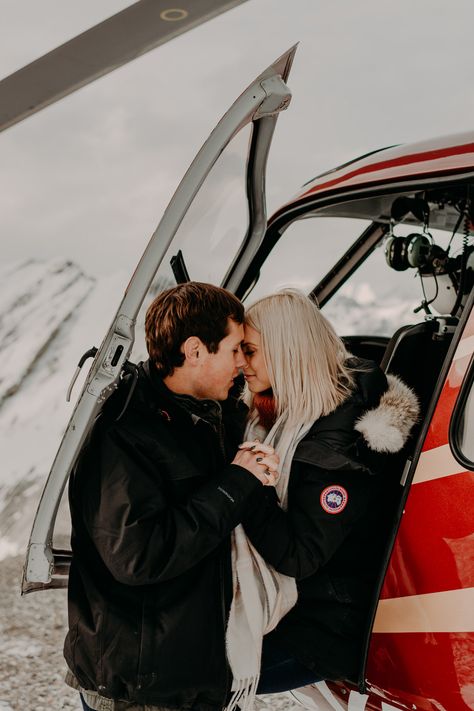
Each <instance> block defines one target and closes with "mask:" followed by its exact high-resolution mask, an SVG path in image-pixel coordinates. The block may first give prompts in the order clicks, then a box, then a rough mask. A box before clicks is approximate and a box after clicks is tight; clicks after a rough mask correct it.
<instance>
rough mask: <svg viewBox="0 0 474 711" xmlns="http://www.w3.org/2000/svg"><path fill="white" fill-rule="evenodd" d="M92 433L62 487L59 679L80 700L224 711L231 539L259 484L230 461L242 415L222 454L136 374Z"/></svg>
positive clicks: (150, 375) (236, 413) (231, 414)
mask: <svg viewBox="0 0 474 711" xmlns="http://www.w3.org/2000/svg"><path fill="white" fill-rule="evenodd" d="M128 387H129V384H127V383H125V384H124V386H123V387H122V388H121V389H119V392H118V393H117V394H116V396H114V397H113V398H111V399H110V400H109V401H108V403H107V406H106V408H105V410H104V411H103V413H102V414H101V416H100V417H99V419H98V421H97V423H96V425H95V426H94V428H93V431H92V434H91V436H90V438H89V441H88V442H87V444H86V446H85V447H84V449H83V451H82V453H81V455H80V458H79V460H78V463H77V465H76V467H75V470H74V473H73V476H72V477H71V482H70V508H71V516H72V549H73V554H74V555H73V562H72V566H71V571H70V580H69V632H68V635H67V638H66V642H65V657H66V660H67V663H68V666H69V667H70V669H71V670H72V672H73V673H74V675H75V677H76V679H77V680H78V682H79V684H80V685H81V686H82V687H83V688H85V689H92V690H96V691H98V692H99V693H100V694H101V695H103V696H106V697H111V698H114V699H123V700H129V701H130V700H133V701H135V702H136V703H139V704H150V705H156V706H164V707H171V708H180V709H188V708H189V709H191V708H192V709H193V711H194V710H198V711H208V710H210V709H215V708H220V707H221V706H222V704H223V702H224V700H225V698H226V695H227V693H228V690H229V684H230V678H229V673H228V669H227V663H226V654H225V625H226V619H227V614H228V609H229V606H230V600H231V593H232V579H231V567H230V565H231V558H230V539H229V534H230V532H231V531H232V529H233V528H234V527H235V526H236V525H237V524H238V523H239V522H240V521H241V519H242V516H243V513H244V511H245V509H246V507H247V506H249V505H251V504H252V500H253V499H254V498H255V497H256V496H257V497H258V493H257V492H258V489H259V488H263V487H262V486H261V484H260V482H259V481H258V480H257V479H256V478H255V477H254V476H252V475H251V474H250V473H249V472H248V471H247V470H246V469H243V468H242V467H239V466H236V465H232V464H231V465H229V464H228V463H227V462H228V461H230V460H231V459H232V455H233V452H235V450H236V447H237V445H238V444H239V442H240V441H241V436H242V419H243V417H244V416H245V413H243V412H242V409H241V408H239V406H238V405H237V403H236V401H233V400H232V399H229V400H228V401H227V402H226V403H223V410H224V415H223V418H224V423H225V430H226V445H227V450H228V454H225V453H223V452H222V442H220V438H219V436H218V434H217V433H216V431H215V429H214V428H213V427H212V426H211V425H210V424H208V423H207V422H206V421H204V420H203V419H199V420H197V421H195V420H194V419H193V418H192V417H191V415H189V414H188V413H187V412H186V411H185V410H184V409H183V408H182V407H180V406H179V405H178V404H177V402H176V400H175V399H174V398H173V397H172V396H171V395H170V393H169V391H168V390H167V389H166V388H165V386H164V385H163V383H162V381H161V380H160V378H158V377H157V375H156V373H155V372H154V370H153V367H152V366H150V365H149V364H148V363H146V364H144V365H142V366H140V368H139V377H138V383H137V385H136V388H135V390H134V392H133V396H132V398H131V401H130V403H129V406H128V407H127V409H126V411H125V414H124V415H123V416H122V417H121V418H120V420H119V421H116V417H117V413H118V412H119V411H120V409H121V405H122V402H121V401H122V400H123V397H125V395H126V393H125V394H124V393H123V392H121V390H122V391H123V390H127V388H128Z"/></svg>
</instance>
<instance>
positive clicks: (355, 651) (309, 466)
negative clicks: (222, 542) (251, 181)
mask: <svg viewBox="0 0 474 711" xmlns="http://www.w3.org/2000/svg"><path fill="white" fill-rule="evenodd" d="M243 350H244V354H245V356H246V360H247V365H246V367H245V368H244V374H245V379H246V382H247V392H246V396H245V397H246V399H247V402H248V405H249V408H250V413H249V421H248V427H247V430H246V439H247V441H246V442H245V443H244V444H243V445H241V446H242V447H246V448H254V447H255V448H256V449H258V445H256V443H255V440H259V441H262V442H264V443H265V444H266V445H270V446H273V447H275V449H276V452H277V454H278V455H279V457H280V476H279V479H278V481H277V482H276V486H275V488H272V487H265V488H263V487H262V489H261V491H260V493H259V501H258V502H257V504H256V506H255V508H254V509H253V510H252V511H251V512H249V514H248V516H247V517H246V519H245V521H244V522H243V526H244V529H245V534H246V536H247V540H248V541H250V545H249V551H250V555H251V556H254V559H253V565H254V569H253V571H254V572H253V574H254V577H256V578H258V579H260V580H261V579H262V575H261V568H262V559H261V558H260V556H261V557H262V558H263V559H264V561H265V563H266V565H267V567H268V569H269V571H270V572H272V571H273V570H274V571H277V573H278V574H279V576H278V577H277V587H278V588H280V585H283V588H284V590H283V598H284V604H280V603H281V598H280V601H279V602H278V598H277V597H276V598H275V599H276V600H277V605H276V608H275V606H274V605H273V607H272V604H270V613H269V614H267V622H268V617H273V620H272V621H271V622H270V623H269V624H267V626H266V628H264V633H267V632H269V631H270V630H272V629H273V631H270V633H269V634H266V636H265V637H264V642H263V657H262V665H261V675H260V683H259V686H258V693H270V692H278V691H283V690H286V689H289V688H295V687H297V686H302V685H304V684H307V683H310V682H313V681H316V680H320V679H347V678H348V679H351V680H354V679H357V675H358V671H359V665H360V662H361V657H362V654H363V649H362V637H363V632H364V627H365V625H366V623H367V616H368V611H369V605H370V602H371V595H372V593H373V590H374V584H375V580H376V576H377V572H378V570H379V568H380V562H381V556H382V553H383V548H384V545H385V542H386V533H387V528H388V526H389V524H390V520H391V513H392V511H393V507H394V505H395V504H396V498H397V487H398V481H399V478H400V472H399V471H397V467H395V466H393V463H394V462H395V461H396V460H395V458H394V456H393V455H394V454H395V453H396V452H399V451H400V450H401V449H402V448H403V445H404V443H405V442H406V440H407V438H408V436H409V432H410V429H411V427H412V426H413V424H414V423H415V422H416V419H417V416H418V405H417V400H416V397H415V395H414V394H413V392H412V391H411V390H410V389H409V388H408V387H406V386H405V385H404V384H403V383H401V381H399V380H398V379H397V378H395V377H394V376H388V379H387V377H386V376H385V375H384V373H383V372H382V371H381V370H380V369H379V368H378V366H376V365H375V364H374V363H371V362H369V361H363V360H361V359H356V358H354V357H352V356H351V355H350V354H348V353H347V351H346V349H345V347H344V344H343V343H342V341H341V340H340V339H339V338H338V337H337V335H336V333H335V332H334V330H333V328H332V327H331V325H330V324H329V323H328V321H327V320H326V319H325V318H324V317H323V315H322V314H321V312H320V311H319V309H318V308H317V306H316V305H315V304H314V303H313V302H312V301H311V300H310V299H309V298H307V297H306V296H304V295H303V294H301V293H299V292H297V291H293V290H286V291H282V292H280V293H278V294H275V295H272V296H269V297H266V298H263V299H261V300H260V301H258V302H257V303H255V304H254V305H253V306H252V307H250V309H249V310H248V311H247V315H246V324H245V339H244V345H243ZM271 476H272V474H271V473H270V478H271ZM239 528H240V527H239ZM236 534H237V536H238V534H239V532H238V530H237V529H236ZM237 544H238V541H237V539H234V559H235V561H238V560H239V554H238V551H237V548H236V546H237ZM255 550H256V551H257V553H255ZM236 551H237V553H236ZM259 554H260V555H259ZM255 561H257V563H255ZM235 571H236V568H235V565H234V592H235V591H236V586H235V580H239V579H240V578H241V577H242V576H239V574H238V569H237V573H236V572H235ZM255 571H257V572H255ZM244 583H245V580H244ZM242 587H243V588H245V584H244V585H243V586H242ZM267 587H268V586H267V584H266V583H265V580H264V582H263V588H264V589H265V594H264V595H263V594H261V595H260V598H261V599H263V600H264V599H265V598H266V599H267V602H268V595H267V592H268V591H267V589H266V588H267ZM238 594H239V590H238V586H237V595H238ZM243 599H244V605H243V606H244V607H245V596H244V597H243ZM286 603H288V604H287V608H289V607H291V606H292V609H291V610H290V611H289V612H288V614H286V615H285V616H283V614H282V613H283V612H284V611H285V604H286ZM239 604H240V601H239V598H238V597H237V605H239ZM264 606H265V603H264ZM235 626H236V622H235V620H234V621H233V620H232V614H231V622H230V625H229V629H230V630H231V631H232V629H235ZM250 626H251V625H250ZM251 627H252V626H251ZM254 627H258V625H256V626H255V625H254ZM228 638H230V640H232V634H228ZM228 642H229V639H228ZM228 648H229V644H228ZM229 658H230V657H229ZM230 661H231V666H232V668H233V665H232V659H230ZM235 688H237V687H234V689H235Z"/></svg>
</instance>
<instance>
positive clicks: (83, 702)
mask: <svg viewBox="0 0 474 711" xmlns="http://www.w3.org/2000/svg"><path fill="white" fill-rule="evenodd" d="M79 696H80V697H81V703H82V708H83V709H84V711H94V709H91V707H90V706H88V705H87V704H86V702H85V701H84V699H83V698H82V694H79Z"/></svg>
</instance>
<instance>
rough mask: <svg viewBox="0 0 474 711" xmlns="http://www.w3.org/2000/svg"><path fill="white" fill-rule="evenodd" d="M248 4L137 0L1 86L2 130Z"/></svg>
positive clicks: (220, 0) (237, 0) (222, 0)
mask: <svg viewBox="0 0 474 711" xmlns="http://www.w3.org/2000/svg"><path fill="white" fill-rule="evenodd" d="M243 2H246V0H179V7H176V6H173V5H172V6H171V7H170V3H169V0H139V2H136V3H134V4H133V5H131V6H130V7H127V8H125V10H122V11H121V12H118V13H117V14H116V15H112V17H109V18H108V19H107V20H104V21H103V22H101V23H99V24H98V25H95V26H94V27H91V28H90V29H89V30H86V31H85V32H82V33H81V34H79V35H77V37H74V38H73V39H71V40H69V41H68V42H65V43H64V44H62V45H60V46H59V47H56V49H53V50H52V51H51V52H48V53H47V54H44V55H43V56H42V57H40V58H39V59H36V60H35V61H33V62H31V63H30V64H27V65H26V66H25V67H22V69H19V70H18V71H16V72H14V73H13V74H10V75H9V76H7V77H5V78H4V79H2V80H1V81H0V131H3V130H5V129H6V128H8V127H10V126H13V125H14V124H16V123H18V122H19V121H22V120H23V119H25V118H27V117H28V116H31V115H32V114H34V113H36V112H37V111H40V110H41V109H43V108H45V107H46V106H49V105H50V104H52V103H54V102H55V101H58V100H59V99H62V98H63V97H64V96H67V95H68V94H71V93H72V92H73V91H76V90H77V89H80V88H81V87H83V86H85V85H86V84H89V83H90V82H92V81H94V80H95V79H98V78H99V77H101V76H104V74H107V73H108V72H111V71H113V70H114V69H117V68H118V67H120V66H122V65H123V64H126V63H127V62H129V61H131V60H132V59H135V58H136V57H139V56H140V55H142V54H145V52H148V51H150V50H151V49H154V48H155V47H158V46H159V45H160V44H164V43H165V42H168V41H169V40H171V39H173V38H174V37H177V36H178V35H180V34H183V33H184V32H187V31H188V30H190V29H192V28H193V27H196V26H197V25H200V24H201V23H203V22H206V21H207V20H210V19H212V18H213V17H216V16H217V15H219V14H221V13H223V12H226V11H227V10H230V9H231V8H233V7H235V6H236V5H240V4H241V3H243Z"/></svg>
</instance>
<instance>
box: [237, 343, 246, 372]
mask: <svg viewBox="0 0 474 711" xmlns="http://www.w3.org/2000/svg"><path fill="white" fill-rule="evenodd" d="M235 365H236V367H237V368H245V366H246V365H247V361H246V359H245V356H244V354H243V352H242V349H241V348H239V350H238V352H237V353H236V360H235Z"/></svg>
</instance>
